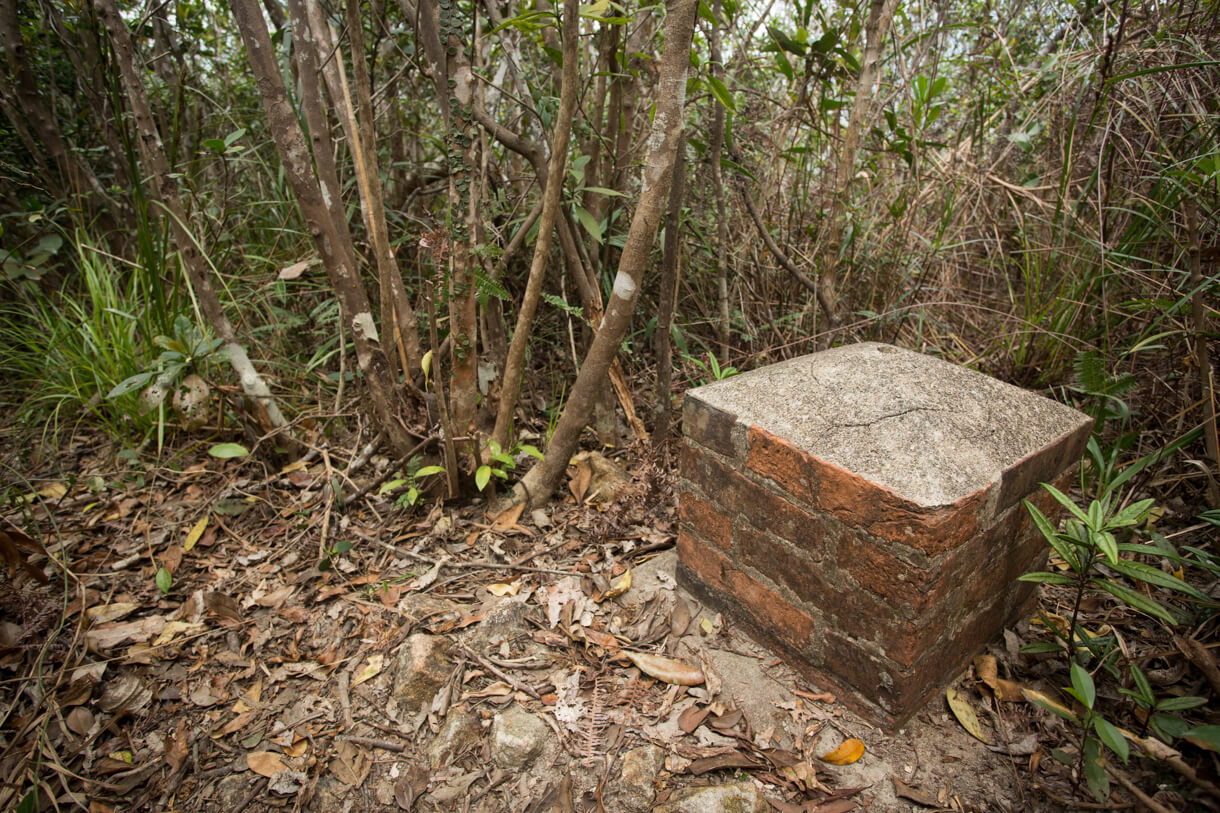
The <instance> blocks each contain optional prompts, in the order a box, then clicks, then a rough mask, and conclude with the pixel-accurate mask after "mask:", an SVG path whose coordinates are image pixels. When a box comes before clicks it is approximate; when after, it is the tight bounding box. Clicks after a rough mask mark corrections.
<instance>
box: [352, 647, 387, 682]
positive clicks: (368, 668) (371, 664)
mask: <svg viewBox="0 0 1220 813" xmlns="http://www.w3.org/2000/svg"><path fill="white" fill-rule="evenodd" d="M384 665H385V656H384V655H382V654H381V653H380V652H379V653H377V654H376V655H373V656H372V657H370V658H369V660H368V663H366V664H365V665H364V668H363V669H361V670H360V671H359V673H357V674H356V676H355V677H354V678H352V688H353V689H354V688H356V687H357V686H359V685H360V684H361V683H364V682H365V681H366V680H369V679H371V678H375V677H377V676H378V675H380V674H381V669H382V667H383V666H384Z"/></svg>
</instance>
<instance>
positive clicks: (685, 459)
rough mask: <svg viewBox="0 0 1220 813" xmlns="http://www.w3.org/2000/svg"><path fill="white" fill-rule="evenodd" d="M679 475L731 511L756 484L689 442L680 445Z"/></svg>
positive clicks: (717, 503)
mask: <svg viewBox="0 0 1220 813" xmlns="http://www.w3.org/2000/svg"><path fill="white" fill-rule="evenodd" d="M679 465H680V466H681V470H682V476H683V477H685V478H686V479H687V480H690V481H691V482H692V483H693V484H694V485H695V486H696V487H698V488H699V490H700V491H702V492H703V494H704V495H705V496H706V497H707V498H708V499H709V500H710V501H711V502H712V503H713V504H715V505H718V506H719V507H720V508H721V509H722V510H725V511H729V512H730V513H732V512H734V509H735V507H736V506H737V504H738V503H739V502H740V501H741V496H740V495H742V494H744V493H747V492H748V491H750V490H751V489H755V488H757V486H756V485H755V484H754V483H752V482H750V481H749V480H748V479H746V478H745V477H743V476H742V475H740V474H738V473H737V472H735V471H733V469H732V468H731V467H729V466H727V465H725V464H724V463H722V462H721V461H720V460H718V459H716V458H715V457H714V456H712V455H711V454H709V453H707V452H704V451H700V450H699V448H698V447H696V446H692V445H690V444H689V443H687V444H683V446H682V452H681V456H680V459H679Z"/></svg>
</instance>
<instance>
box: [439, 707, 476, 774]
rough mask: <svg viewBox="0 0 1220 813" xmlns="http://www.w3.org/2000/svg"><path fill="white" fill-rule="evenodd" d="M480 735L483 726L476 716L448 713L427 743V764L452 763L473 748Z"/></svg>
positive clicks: (440, 764)
mask: <svg viewBox="0 0 1220 813" xmlns="http://www.w3.org/2000/svg"><path fill="white" fill-rule="evenodd" d="M482 736H483V727H482V726H481V725H479V720H478V718H477V717H475V716H473V715H470V714H459V713H457V712H453V713H450V715H449V716H448V717H447V718H446V719H445V724H444V725H442V726H441V730H440V732H439V733H437V735H436V737H435V738H434V739H433V740H432V742H430V743H428V748H427V749H426V753H427V755H428V764H429V765H431V766H432V767H433V768H436V767H439V766H442V765H450V764H452V763H453V762H455V761H457V759H458V758H459V757H460V756H461V755H462V754H464V753H466V752H467V751H469V750H471V749H473V748H474V747H475V746H476V745H477V744H478V742H479V740H480V739H481V738H482Z"/></svg>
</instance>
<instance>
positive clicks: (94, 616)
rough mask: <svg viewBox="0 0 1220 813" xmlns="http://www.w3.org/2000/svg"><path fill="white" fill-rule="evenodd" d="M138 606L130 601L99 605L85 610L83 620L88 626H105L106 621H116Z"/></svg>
mask: <svg viewBox="0 0 1220 813" xmlns="http://www.w3.org/2000/svg"><path fill="white" fill-rule="evenodd" d="M139 606H140V605H139V604H135V603H133V602H130V601H116V602H114V603H113V604H99V605H97V606H96V607H90V608H89V609H87V610H85V618H87V619H89V623H90V624H105V623H106V622H108V621H118V620H119V619H120V618H124V617H126V616H128V615H130V614H131V613H132V612H133V611H134V610H135V609H136V608H137V607H139Z"/></svg>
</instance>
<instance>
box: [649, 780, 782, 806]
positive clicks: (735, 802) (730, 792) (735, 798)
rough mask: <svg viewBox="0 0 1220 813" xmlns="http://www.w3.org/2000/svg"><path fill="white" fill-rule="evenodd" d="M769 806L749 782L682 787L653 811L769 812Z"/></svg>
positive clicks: (765, 799)
mask: <svg viewBox="0 0 1220 813" xmlns="http://www.w3.org/2000/svg"><path fill="white" fill-rule="evenodd" d="M770 810H771V805H770V804H769V803H768V802H767V798H766V797H765V796H763V794H762V792H761V791H760V790H759V789H758V788H756V787H754V783H752V782H734V783H732V784H729V785H704V786H703V787H699V788H683V789H682V790H680V791H677V792H676V793H674V794H673V795H672V796H670V797H669V801H668V802H666V803H665V804H663V805H659V806H658V807H657V808H656V809H655V813H770Z"/></svg>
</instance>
